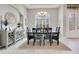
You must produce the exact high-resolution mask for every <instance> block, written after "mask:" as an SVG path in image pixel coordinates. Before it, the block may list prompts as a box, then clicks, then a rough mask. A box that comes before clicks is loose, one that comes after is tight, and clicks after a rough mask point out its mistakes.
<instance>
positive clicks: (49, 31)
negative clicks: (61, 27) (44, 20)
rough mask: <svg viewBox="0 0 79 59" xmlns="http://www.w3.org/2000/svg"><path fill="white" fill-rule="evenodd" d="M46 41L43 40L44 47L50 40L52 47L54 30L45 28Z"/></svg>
mask: <svg viewBox="0 0 79 59" xmlns="http://www.w3.org/2000/svg"><path fill="white" fill-rule="evenodd" d="M43 30H44V33H45V34H44V39H43V45H45V40H49V43H50V46H51V45H52V44H51V40H52V36H51V32H52V28H44V29H43Z"/></svg>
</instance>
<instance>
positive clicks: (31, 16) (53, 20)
mask: <svg viewBox="0 0 79 59" xmlns="http://www.w3.org/2000/svg"><path fill="white" fill-rule="evenodd" d="M41 10H42V11H46V12H48V14H49V15H50V20H49V23H50V24H49V25H50V27H53V26H57V25H58V9H57V8H49V9H48V8H46V9H45V8H42V9H28V10H27V13H28V24H29V27H31V28H33V27H34V26H35V15H36V14H37V12H40V11H41Z"/></svg>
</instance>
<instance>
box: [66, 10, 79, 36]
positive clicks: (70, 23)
mask: <svg viewBox="0 0 79 59" xmlns="http://www.w3.org/2000/svg"><path fill="white" fill-rule="evenodd" d="M66 16H67V19H66V36H67V38H79V11H78V10H74V9H68V10H67V15H66Z"/></svg>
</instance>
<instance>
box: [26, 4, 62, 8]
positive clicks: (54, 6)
mask: <svg viewBox="0 0 79 59" xmlns="http://www.w3.org/2000/svg"><path fill="white" fill-rule="evenodd" d="M25 6H26V7H27V8H29V9H31V8H58V7H59V6H60V4H25Z"/></svg>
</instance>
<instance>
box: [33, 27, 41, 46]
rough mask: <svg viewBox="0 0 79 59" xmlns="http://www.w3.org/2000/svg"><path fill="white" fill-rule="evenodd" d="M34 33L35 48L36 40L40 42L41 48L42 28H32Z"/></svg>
mask: <svg viewBox="0 0 79 59" xmlns="http://www.w3.org/2000/svg"><path fill="white" fill-rule="evenodd" d="M32 31H33V36H34V40H33V46H34V45H35V43H36V40H39V45H40V46H41V42H42V34H40V32H41V28H32Z"/></svg>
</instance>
